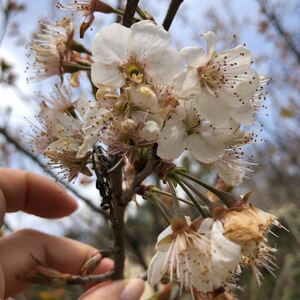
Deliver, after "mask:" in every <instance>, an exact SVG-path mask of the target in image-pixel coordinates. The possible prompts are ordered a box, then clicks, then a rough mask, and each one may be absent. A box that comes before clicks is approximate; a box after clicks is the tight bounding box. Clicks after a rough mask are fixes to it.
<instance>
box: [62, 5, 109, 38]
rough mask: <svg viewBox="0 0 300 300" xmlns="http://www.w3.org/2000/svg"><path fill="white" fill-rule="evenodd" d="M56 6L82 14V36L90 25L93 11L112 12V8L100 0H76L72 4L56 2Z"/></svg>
mask: <svg viewBox="0 0 300 300" xmlns="http://www.w3.org/2000/svg"><path fill="white" fill-rule="evenodd" d="M57 7H58V8H61V9H66V10H70V11H72V12H74V13H75V12H78V13H80V14H81V15H82V16H83V18H84V20H83V22H82V24H81V26H80V37H83V36H84V34H85V32H86V31H87V29H88V28H89V27H90V26H91V25H92V23H93V21H94V18H95V17H94V13H95V12H102V13H106V14H110V13H112V12H114V9H113V8H112V7H111V6H110V5H108V4H106V3H105V2H103V1H100V0H79V1H77V0H76V1H74V3H73V4H63V3H58V4H57Z"/></svg>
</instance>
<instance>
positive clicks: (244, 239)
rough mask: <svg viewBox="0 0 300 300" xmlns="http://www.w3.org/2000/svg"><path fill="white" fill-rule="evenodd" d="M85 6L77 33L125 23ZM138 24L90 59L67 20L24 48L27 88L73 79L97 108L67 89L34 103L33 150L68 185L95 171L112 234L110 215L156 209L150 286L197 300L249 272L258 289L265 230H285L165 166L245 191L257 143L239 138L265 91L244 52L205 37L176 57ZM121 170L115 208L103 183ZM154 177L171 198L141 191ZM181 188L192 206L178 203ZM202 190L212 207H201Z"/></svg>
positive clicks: (112, 35) (95, 48)
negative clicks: (186, 158)
mask: <svg viewBox="0 0 300 300" xmlns="http://www.w3.org/2000/svg"><path fill="white" fill-rule="evenodd" d="M92 2H93V3H94V2H95V1H84V5H83V4H82V5H80V3H77V4H76V5H74V6H71V8H72V10H73V11H76V10H81V11H83V12H84V16H85V17H86V18H88V21H85V23H83V24H85V25H82V26H83V29H84V32H85V31H86V29H87V27H89V26H91V23H92V21H93V18H94V17H93V13H94V12H96V11H101V9H102V12H105V13H117V14H119V15H120V14H122V12H120V11H117V10H114V9H111V10H110V11H109V12H108V11H107V10H106V11H103V9H104V8H103V7H102V6H101V3H102V2H101V1H96V2H97V3H98V6H93V7H94V8H95V7H97V9H99V10H97V9H95V10H94V11H92V10H89V9H88V8H91V7H92V6H91V7H89V6H88V4H89V3H90V5H91V3H92ZM61 6H62V7H63V5H61ZM104 7H105V6H104ZM64 8H70V7H69V6H68V5H65V6H64ZM88 12H89V14H88ZM140 15H141V16H144V17H145V18H144V20H139V19H134V23H133V25H131V27H129V28H128V27H125V26H123V25H121V24H118V23H113V24H111V25H108V26H104V27H102V28H101V29H100V30H99V32H98V33H97V34H96V35H95V37H94V40H93V45H92V50H91V51H89V50H87V49H86V48H85V47H84V46H83V45H81V44H80V43H79V42H77V41H75V38H74V32H75V27H74V24H73V22H72V21H71V19H69V18H64V19H63V20H61V21H58V22H57V23H52V22H50V21H47V20H44V21H43V22H42V23H41V32H40V33H39V34H37V36H36V38H35V40H34V41H33V43H32V45H31V46H30V50H31V55H33V56H34V62H33V63H32V64H31V67H30V66H29V68H31V70H32V67H33V69H34V70H35V72H36V75H35V78H38V79H45V78H48V77H52V76H59V77H60V79H61V83H63V82H64V80H66V78H65V77H64V74H66V73H70V74H71V79H70V81H69V84H70V86H72V87H77V86H78V85H80V76H81V74H83V73H86V74H87V78H88V79H89V80H90V82H91V86H92V89H93V97H86V96H85V95H82V96H81V97H80V98H79V99H77V100H73V99H71V93H70V89H69V88H67V87H63V85H62V84H61V85H56V86H55V87H54V92H53V93H52V94H51V95H50V97H43V99H42V100H43V101H42V105H41V111H40V113H39V114H38V119H39V120H40V123H41V125H40V126H34V127H33V132H34V134H33V136H32V137H31V142H32V148H33V150H36V151H38V152H40V153H42V154H44V155H45V156H46V157H47V158H48V159H49V164H50V166H53V167H59V168H60V169H61V170H62V171H61V172H62V173H63V174H64V176H66V177H67V178H68V180H69V181H73V180H74V179H76V177H77V176H78V175H79V174H80V173H82V174H85V175H93V171H94V172H95V174H96V176H97V185H96V186H97V188H98V189H99V191H100V195H101V196H102V197H103V201H105V205H104V206H105V207H106V208H107V209H109V210H110V214H109V215H110V219H111V221H112V224H113V226H114V227H115V228H117V227H118V224H119V223H120V220H118V219H117V218H118V216H117V215H114V213H115V211H116V210H118V208H117V206H118V205H120V206H122V207H126V205H127V204H128V202H129V201H130V200H131V199H132V197H133V196H134V195H135V194H139V195H141V196H143V198H145V199H147V200H151V201H154V202H155V203H156V204H157V207H158V209H160V211H161V212H162V214H163V216H164V217H165V218H166V220H167V222H169V224H170V225H169V227H167V228H166V229H165V230H164V231H163V232H162V233H161V234H160V235H159V237H158V242H157V245H156V250H157V252H156V254H155V255H154V257H153V258H152V260H151V262H150V265H149V269H148V279H149V281H150V283H151V284H152V285H153V286H155V285H157V284H158V283H159V282H160V281H161V280H162V279H164V280H166V279H167V280H169V281H170V282H172V283H174V284H175V283H178V284H179V285H180V288H181V290H183V289H184V290H187V291H188V292H190V293H191V294H192V296H193V298H194V299H197V297H198V298H199V297H202V298H203V294H206V295H210V294H211V293H214V291H216V290H219V289H220V288H225V287H226V286H228V285H230V284H233V283H234V282H235V280H236V278H237V277H238V276H239V274H240V273H241V271H242V269H243V267H245V266H247V265H250V266H251V267H252V268H253V270H254V271H255V274H256V276H257V279H258V281H260V279H261V278H262V274H261V273H260V271H259V269H258V268H259V267H260V266H264V267H265V268H267V269H268V270H269V271H270V272H271V273H274V270H275V268H276V265H275V263H274V252H275V249H274V248H272V247H270V246H269V245H268V244H267V238H266V235H267V233H268V231H270V229H271V226H272V224H275V225H277V226H279V227H281V225H280V223H279V222H278V221H277V218H276V217H275V216H273V215H271V214H269V213H266V212H263V211H262V210H260V209H258V208H256V207H254V206H252V205H251V204H250V203H249V201H248V197H240V198H237V199H236V198H235V197H233V196H232V195H231V194H230V193H228V192H225V191H220V190H217V189H214V188H212V187H210V186H208V185H206V184H204V183H202V182H201V181H199V180H198V179H197V178H194V177H193V176H191V175H189V172H188V171H189V170H183V169H181V168H179V167H177V166H176V165H175V164H174V163H173V162H172V161H173V160H174V159H176V158H178V157H180V156H181V155H182V154H183V153H184V152H185V151H187V152H189V153H190V154H191V155H192V157H193V158H194V159H195V160H197V161H199V162H201V163H203V164H207V165H211V166H213V168H214V169H215V170H216V171H217V173H218V175H219V177H220V178H221V179H222V180H223V181H224V182H225V183H226V184H227V185H228V186H231V187H234V186H237V185H239V184H241V183H242V181H243V179H244V178H245V176H246V172H247V170H248V169H249V167H250V166H251V163H250V162H247V161H245V160H244V156H245V154H244V149H243V148H244V146H246V145H247V144H250V143H253V142H254V141H255V140H256V138H257V135H256V133H255V132H251V131H248V130H245V128H249V126H251V125H253V124H254V122H255V120H256V114H257V112H258V111H259V109H260V108H261V107H262V106H263V101H264V99H265V92H264V87H265V85H266V84H267V83H268V81H269V79H268V78H267V77H265V76H261V75H259V74H258V73H257V72H256V71H255V70H254V69H253V68H252V63H253V59H252V54H251V51H250V50H249V49H247V48H246V47H245V46H244V45H238V46H236V47H234V48H232V49H223V50H220V51H218V50H217V49H216V44H217V37H216V34H215V33H213V32H210V31H209V32H207V33H205V34H203V35H202V38H203V40H204V42H205V47H199V46H192V47H186V48H183V49H181V50H180V51H178V50H177V49H175V48H174V47H173V45H172V40H171V36H170V34H169V33H168V32H167V31H166V30H165V29H164V28H163V26H161V25H158V24H156V23H155V21H154V19H153V18H151V19H150V18H149V19H147V14H142V13H141V10H140ZM85 20H86V19H85ZM82 26H81V29H82ZM31 55H30V56H31ZM86 94H89V93H88V92H87V93H86ZM99 162H100V164H101V166H100V167H99ZM149 166H150V167H149ZM119 167H121V173H120V176H121V182H123V184H122V185H121V199H118V201H117V202H115V201H113V200H112V199H113V197H114V189H116V187H115V186H113V185H114V182H115V180H113V179H112V178H111V176H110V174H111V173H112V172H113V171H114V170H116V169H117V168H119ZM98 168H100V171H99V169H98ZM149 168H150V169H149ZM155 173H156V174H157V175H158V176H159V177H160V179H162V180H163V182H164V183H167V184H168V188H169V190H170V193H169V192H166V191H160V190H159V189H158V188H155V187H152V186H144V185H142V183H143V181H144V179H145V178H146V177H148V176H149V175H152V174H155ZM195 184H196V185H195ZM178 186H180V187H181V188H182V189H183V191H184V192H185V193H186V195H187V198H189V200H184V199H180V198H179V197H178V196H177V191H176V188H177V187H178ZM199 186H202V187H204V188H206V189H207V190H209V191H211V192H212V193H214V194H215V195H216V196H217V198H218V199H217V200H214V201H212V200H211V199H209V197H207V195H205V194H203V193H202V192H201V189H200V188H199ZM160 195H168V196H169V197H170V198H171V199H172V200H173V207H172V208H170V207H168V206H166V205H165V204H164V203H163V202H162V201H160V198H159V196H160ZM181 201H183V202H185V203H188V204H190V205H192V206H193V207H195V209H197V211H198V212H199V217H198V218H196V219H195V220H191V218H190V217H189V216H185V215H184V214H183V212H182V210H181ZM121 223H122V222H121ZM207 297H208V296H207ZM202 298H201V299H202Z"/></svg>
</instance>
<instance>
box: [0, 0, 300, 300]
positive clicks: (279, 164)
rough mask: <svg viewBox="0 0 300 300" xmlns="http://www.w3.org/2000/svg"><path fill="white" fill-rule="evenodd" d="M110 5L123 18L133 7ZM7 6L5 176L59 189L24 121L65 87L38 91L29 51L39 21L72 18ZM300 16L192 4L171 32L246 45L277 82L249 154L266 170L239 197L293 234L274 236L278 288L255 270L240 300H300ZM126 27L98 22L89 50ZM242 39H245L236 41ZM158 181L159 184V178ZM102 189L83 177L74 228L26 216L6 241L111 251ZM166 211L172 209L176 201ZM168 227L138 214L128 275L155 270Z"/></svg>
mask: <svg viewBox="0 0 300 300" xmlns="http://www.w3.org/2000/svg"><path fill="white" fill-rule="evenodd" d="M64 2H68V1H67V0H66V1H64ZM107 2H108V3H109V4H111V5H113V6H115V7H119V8H122V7H123V6H124V2H125V1H112V0H111V1H110V0H107ZM0 3H1V7H0V9H1V22H2V23H1V27H0V29H1V32H0V42H1V49H0V166H5V167H14V168H23V169H27V170H31V171H34V172H39V173H44V172H46V173H48V174H49V175H51V176H52V177H54V178H56V179H57V178H58V177H57V175H56V173H55V172H53V171H51V170H49V169H48V168H47V167H46V162H45V161H44V159H43V158H42V157H38V156H36V154H32V153H31V151H30V150H29V147H28V145H27V144H26V142H24V136H23V135H24V132H26V131H28V132H30V126H29V122H28V120H25V119H24V116H25V117H26V118H27V119H29V120H30V119H32V118H33V116H34V114H35V113H36V111H37V108H38V103H39V102H38V96H37V94H36V91H41V90H43V92H44V93H46V94H47V93H49V91H50V90H51V85H53V83H54V82H55V80H52V79H51V80H47V81H46V82H38V83H34V84H33V85H31V86H28V85H27V83H26V75H25V74H24V70H25V62H26V57H25V53H26V50H25V48H26V45H27V44H28V43H29V42H30V39H31V38H32V35H33V33H34V32H35V31H36V30H38V26H39V25H38V20H39V18H41V17H43V16H49V17H50V18H53V19H58V18H60V17H62V15H63V14H62V12H61V11H59V10H56V9H55V4H56V1H52V0H45V1H43V2H41V1H39V0H32V1H25V0H2V1H1V2H0ZM168 4H169V1H167V0H161V1H158V0H153V1H146V0H144V1H141V2H140V6H141V8H143V9H146V10H147V11H149V12H150V13H151V14H152V15H154V16H155V18H157V21H158V22H160V21H161V20H162V18H163V16H164V14H165V12H166V9H167V7H168ZM299 16H300V2H299V1H298V0H289V1H285V0H266V1H263V0H257V1H255V0H243V1H240V0H226V1H225V0H224V1H222V0H215V1H209V0H202V1H199V0H185V1H184V3H183V5H182V6H181V8H180V11H179V13H178V15H177V17H176V19H175V21H174V23H173V25H172V28H171V34H172V36H173V39H174V41H175V43H176V45H177V46H178V47H181V46H185V45H187V44H199V42H200V34H201V33H204V32H205V31H207V30H213V31H215V32H216V33H217V35H218V37H219V39H220V44H219V46H220V48H222V47H226V46H228V45H229V46H233V45H234V43H237V42H239V43H244V42H245V43H246V44H247V46H248V47H249V48H250V49H251V50H252V51H253V53H254V57H255V67H256V68H257V69H258V70H260V72H261V73H265V74H267V75H269V76H270V77H271V78H272V84H271V88H270V90H269V96H268V98H267V100H266V105H265V108H263V110H262V112H260V113H259V120H260V123H259V124H257V125H256V128H255V129H256V130H257V131H258V132H260V133H259V137H258V143H257V144H255V145H254V146H253V147H249V149H248V152H249V160H250V161H253V162H256V163H257V164H258V166H254V167H253V170H254V171H255V173H254V174H251V173H250V174H248V175H249V178H248V179H247V180H245V182H244V183H243V184H242V185H241V186H240V187H239V188H237V189H236V190H235V191H234V192H235V193H238V194H240V193H244V192H247V191H250V190H251V191H254V193H253V196H252V201H253V202H254V203H255V204H256V205H258V206H259V207H261V208H263V209H266V210H271V211H272V213H274V214H276V215H277V216H279V217H280V220H281V222H282V223H283V225H284V226H285V227H286V228H288V230H289V232H287V231H283V230H278V229H274V234H275V235H278V236H279V238H277V237H276V236H272V235H270V239H271V240H272V242H273V244H274V245H277V247H278V252H277V263H278V270H277V272H276V274H277V276H276V278H275V277H273V276H272V275H270V274H268V273H267V272H264V271H263V274H264V277H265V279H264V281H263V284H262V286H261V287H259V286H258V285H257V283H256V280H255V278H254V276H253V275H252V273H251V270H249V272H246V273H245V274H244V275H243V276H242V278H241V279H240V280H239V281H238V284H239V286H240V288H239V289H235V290H234V293H235V295H236V296H237V298H238V299H245V300H254V299H270V300H298V299H300V253H299V250H298V249H299V246H300V196H299V195H300V168H299V165H300V130H299V128H300V32H299V26H300V18H299ZM73 17H75V16H73ZM76 20H77V21H78V19H76ZM116 20H117V19H116V18H115V17H114V16H106V15H99V16H97V18H96V22H95V23H94V25H93V29H94V31H91V32H89V33H88V35H87V41H86V44H87V46H90V41H91V38H92V36H93V35H94V33H95V32H96V31H97V28H99V27H100V26H101V25H103V24H107V23H111V22H113V21H116ZM77 24H79V23H78V22H77ZM233 35H236V36H237V38H236V40H234V41H232V36H233ZM84 80H85V78H80V81H81V88H77V89H75V91H74V94H75V95H79V94H81V93H84V92H85V91H84V88H85V87H86V86H85V85H84ZM21 128H22V129H23V131H22V132H23V133H21V131H20V129H21ZM24 128H25V129H24ZM181 163H182V164H183V165H184V166H186V167H190V168H192V170H193V171H194V173H195V175H197V176H199V177H202V178H203V180H205V181H207V182H210V183H212V184H213V183H215V182H216V181H217V178H216V176H215V175H214V174H213V175H211V172H209V171H210V170H208V169H206V168H204V167H203V166H201V165H199V164H198V163H197V164H195V163H194V162H192V161H191V159H190V158H189V157H183V158H182V160H181ZM151 180H152V181H153V183H154V182H155V181H156V179H155V178H153V179H151ZM93 184H94V180H93V179H87V178H85V177H80V178H79V179H78V181H77V183H76V184H70V185H66V188H67V189H69V191H70V193H72V194H74V195H75V196H76V197H77V198H78V201H79V202H80V204H81V205H80V209H79V211H78V212H77V213H76V214H74V215H73V216H72V217H71V218H68V219H67V220H63V221H59V222H58V221H55V222H53V221H51V222H50V221H44V220H42V219H39V218H37V217H28V216H25V215H23V214H22V213H17V214H13V215H11V216H9V218H7V219H6V223H5V226H4V229H3V234H9V232H10V231H13V230H18V229H20V228H23V227H34V228H39V229H41V230H43V231H46V232H50V233H53V234H62V235H66V236H69V237H72V238H75V239H77V240H81V241H83V242H86V243H89V244H92V245H94V246H95V247H97V248H99V249H100V248H103V247H107V246H109V245H110V244H111V239H110V237H111V232H110V230H109V228H108V227H107V226H106V222H105V220H104V218H103V216H101V214H99V212H98V211H97V208H98V207H99V203H100V201H99V199H98V195H97V193H95V191H94V190H93ZM165 201H166V203H168V199H165ZM187 209H188V208H187ZM164 226H166V224H165V223H164V220H163V219H162V218H160V215H159V212H158V211H157V210H156V208H155V207H154V206H153V205H152V204H151V203H145V202H143V201H141V199H137V200H136V202H135V203H133V204H132V205H131V209H130V210H129V213H128V216H127V227H126V228H127V231H126V232H127V233H126V241H127V248H128V255H129V256H128V257H129V259H128V260H127V264H128V265H127V268H126V270H127V272H128V273H129V274H131V275H133V276H136V275H137V274H140V273H141V272H143V270H145V268H146V266H147V263H148V261H149V259H150V257H151V255H152V254H153V246H154V243H155V241H156V238H157V235H158V234H159V232H160V231H161V230H162V228H163V227H164ZM79 293H80V289H79V288H76V289H68V290H64V289H51V288H48V287H39V286H35V287H33V288H31V289H29V290H28V291H27V292H26V293H24V294H22V295H19V296H17V299H34V300H35V299H37V300H42V299H44V300H59V299H65V300H68V299H77V298H78V295H79ZM145 297H146V298H147V297H149V296H145ZM146 298H145V299H146Z"/></svg>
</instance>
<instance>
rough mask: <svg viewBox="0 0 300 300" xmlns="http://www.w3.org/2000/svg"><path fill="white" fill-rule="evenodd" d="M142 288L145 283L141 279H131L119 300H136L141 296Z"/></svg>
mask: <svg viewBox="0 0 300 300" xmlns="http://www.w3.org/2000/svg"><path fill="white" fill-rule="evenodd" d="M144 288H145V283H144V281H143V280H142V279H139V278H135V279H132V280H130V282H129V283H128V284H127V285H126V287H125V288H124V290H123V292H122V293H121V296H120V300H138V299H140V297H141V296H142V294H143V292H144Z"/></svg>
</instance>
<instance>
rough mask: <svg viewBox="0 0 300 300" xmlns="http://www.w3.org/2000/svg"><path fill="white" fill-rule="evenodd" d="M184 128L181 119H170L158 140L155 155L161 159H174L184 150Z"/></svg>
mask: <svg viewBox="0 0 300 300" xmlns="http://www.w3.org/2000/svg"><path fill="white" fill-rule="evenodd" d="M185 135H186V129H185V127H184V124H183V123H182V121H181V120H178V119H175V120H174V119H170V120H168V121H166V124H165V127H164V129H163V130H162V132H161V136H160V139H159V140H158V148H157V155H158V156H160V157H161V158H163V159H175V158H177V157H179V156H180V154H181V153H182V152H183V151H184V144H183V137H184V136H185Z"/></svg>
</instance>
